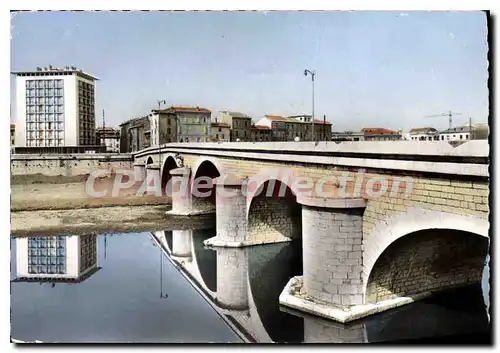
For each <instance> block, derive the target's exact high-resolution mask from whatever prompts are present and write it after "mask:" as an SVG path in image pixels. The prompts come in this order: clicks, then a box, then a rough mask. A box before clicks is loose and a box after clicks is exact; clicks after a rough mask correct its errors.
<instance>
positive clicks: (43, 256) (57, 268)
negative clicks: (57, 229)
mask: <svg viewBox="0 0 500 353" xmlns="http://www.w3.org/2000/svg"><path fill="white" fill-rule="evenodd" d="M28 273H29V274H65V273H66V237H63V236H52V237H33V238H29V239H28Z"/></svg>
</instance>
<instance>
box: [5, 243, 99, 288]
mask: <svg viewBox="0 0 500 353" xmlns="http://www.w3.org/2000/svg"><path fill="white" fill-rule="evenodd" d="M99 269H100V267H98V261H97V239H96V236H94V235H72V236H40V237H23V238H16V278H15V279H14V281H16V282H52V283H56V282H82V281H83V280H85V279H87V278H88V277H90V276H91V275H93V274H94V273H95V272H97V271H98V270H99Z"/></svg>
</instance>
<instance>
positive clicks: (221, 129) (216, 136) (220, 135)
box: [210, 122, 231, 142]
mask: <svg viewBox="0 0 500 353" xmlns="http://www.w3.org/2000/svg"><path fill="white" fill-rule="evenodd" d="M210 131H211V132H212V141H214V142H229V141H230V138H231V126H230V125H229V124H226V123H218V122H212V123H211V127H210Z"/></svg>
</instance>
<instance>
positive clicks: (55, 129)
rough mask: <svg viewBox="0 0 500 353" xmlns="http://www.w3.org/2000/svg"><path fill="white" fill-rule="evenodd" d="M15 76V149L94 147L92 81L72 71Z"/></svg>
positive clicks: (49, 70) (48, 70) (40, 71)
mask: <svg viewBox="0 0 500 353" xmlns="http://www.w3.org/2000/svg"><path fill="white" fill-rule="evenodd" d="M13 74H15V75H16V138H15V141H16V147H54V146H85V145H96V144H97V143H96V133H95V127H96V126H95V82H96V81H97V80H98V79H97V78H96V77H94V76H91V75H89V74H87V73H84V72H83V71H81V70H78V69H77V68H76V67H68V66H67V67H65V68H63V69H58V68H52V67H51V66H49V67H48V68H40V67H38V68H37V69H36V71H22V72H13Z"/></svg>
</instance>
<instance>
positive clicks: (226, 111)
mask: <svg viewBox="0 0 500 353" xmlns="http://www.w3.org/2000/svg"><path fill="white" fill-rule="evenodd" d="M222 113H225V114H227V115H231V116H232V117H233V118H249V119H251V118H250V117H249V116H248V115H246V114H244V113H240V112H232V111H229V110H223V111H222Z"/></svg>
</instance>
